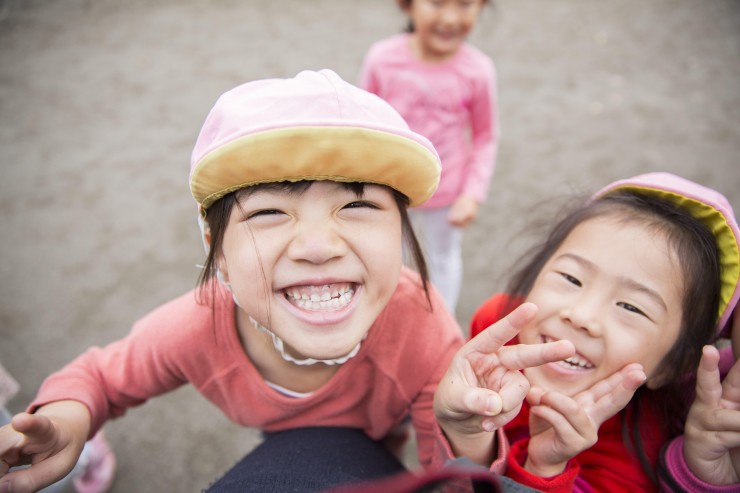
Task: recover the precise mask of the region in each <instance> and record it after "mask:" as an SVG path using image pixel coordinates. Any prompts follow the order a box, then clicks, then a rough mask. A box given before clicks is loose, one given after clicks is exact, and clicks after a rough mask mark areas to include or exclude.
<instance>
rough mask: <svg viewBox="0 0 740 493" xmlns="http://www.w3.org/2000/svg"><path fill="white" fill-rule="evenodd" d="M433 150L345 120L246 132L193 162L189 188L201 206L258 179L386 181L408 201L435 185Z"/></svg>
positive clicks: (425, 195)
mask: <svg viewBox="0 0 740 493" xmlns="http://www.w3.org/2000/svg"><path fill="white" fill-rule="evenodd" d="M439 175H440V167H439V160H438V157H437V156H436V154H435V153H434V152H432V151H430V150H429V149H428V148H427V147H426V146H424V145H422V144H421V143H418V142H416V141H413V140H411V139H409V138H406V137H401V136H399V135H396V134H393V133H388V132H383V131H379V130H374V129H368V128H362V127H349V126H336V127H327V126H320V127H319V126H299V127H288V128H280V129H274V130H267V131H264V132H257V133H251V134H248V135H246V136H243V137H241V138H238V139H235V140H233V141H232V142H229V143H228V144H225V145H223V146H220V147H218V148H217V149H216V150H214V151H212V152H210V153H208V154H206V155H205V156H203V158H202V159H201V160H200V161H199V162H198V163H196V165H195V166H194V168H193V172H192V174H191V177H190V190H191V192H192V194H193V196H194V197H195V199H196V200H197V201H198V203H199V204H200V206H201V208H202V209H207V208H208V207H210V206H211V205H212V204H213V202H215V201H216V200H218V199H219V198H221V197H223V196H224V195H226V194H228V193H230V192H233V191H235V190H238V189H240V188H244V187H247V186H251V185H256V184H259V183H270V182H276V181H301V180H332V181H338V182H366V183H374V184H380V185H387V186H389V187H391V188H394V189H396V190H398V191H399V192H401V193H403V194H404V195H406V196H407V197H408V198H409V200H410V205H411V206H412V207H413V206H415V205H419V204H421V203H423V202H424V201H426V200H427V199H428V198H429V197H430V196H431V195H432V194H433V193H434V191H435V190H436V188H437V184H438V182H439Z"/></svg>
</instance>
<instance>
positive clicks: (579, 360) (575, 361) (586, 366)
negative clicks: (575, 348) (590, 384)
mask: <svg viewBox="0 0 740 493" xmlns="http://www.w3.org/2000/svg"><path fill="white" fill-rule="evenodd" d="M542 341H543V342H554V341H555V339H553V338H552V337H547V336H543V337H542ZM558 363H559V364H560V365H561V366H564V367H565V368H568V369H569V370H573V369H579V370H590V369H591V368H593V367H594V365H593V363H591V362H590V361H589V360H587V359H586V358H583V357H581V356H579V355H577V354H576V355H575V356H571V357H570V358H568V359H564V360H562V361H560V362H558Z"/></svg>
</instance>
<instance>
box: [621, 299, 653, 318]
mask: <svg viewBox="0 0 740 493" xmlns="http://www.w3.org/2000/svg"><path fill="white" fill-rule="evenodd" d="M617 306H620V307H622V308H624V309H625V310H627V311H629V312H632V313H636V314H638V315H642V316H643V317H646V318H650V317H648V316H647V315H646V314H645V312H643V311H642V310H640V309H639V308H637V307H636V306H635V305H630V304H629V303H624V302H622V301H620V302H619V303H617Z"/></svg>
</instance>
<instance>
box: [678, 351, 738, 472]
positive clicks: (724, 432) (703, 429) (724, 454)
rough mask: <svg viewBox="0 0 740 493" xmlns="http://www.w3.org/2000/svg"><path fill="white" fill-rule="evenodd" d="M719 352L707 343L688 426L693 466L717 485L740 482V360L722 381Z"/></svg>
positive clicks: (688, 456) (687, 448)
mask: <svg viewBox="0 0 740 493" xmlns="http://www.w3.org/2000/svg"><path fill="white" fill-rule="evenodd" d="M718 365H719V352H718V351H717V348H715V347H713V346H704V349H703V350H702V357H701V361H700V362H699V369H698V371H697V375H696V399H695V400H694V403H693V404H692V405H691V408H690V409H689V415H688V417H687V418H686V427H685V429H684V456H685V458H686V464H687V465H688V466H689V469H691V471H692V472H693V473H694V474H695V475H696V476H697V477H698V478H699V479H701V480H702V481H704V482H707V483H710V484H714V485H728V484H735V483H740V360H738V361H736V362H735V364H734V365H733V366H732V368H731V369H730V372H729V373H728V374H727V376H726V377H725V379H724V381H723V382H722V383H720V374H719V366H718Z"/></svg>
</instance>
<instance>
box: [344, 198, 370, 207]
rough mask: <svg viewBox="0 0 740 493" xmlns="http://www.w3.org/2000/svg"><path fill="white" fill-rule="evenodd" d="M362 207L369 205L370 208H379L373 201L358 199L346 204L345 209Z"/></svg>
mask: <svg viewBox="0 0 740 493" xmlns="http://www.w3.org/2000/svg"><path fill="white" fill-rule="evenodd" d="M362 207H368V208H370V209H377V208H378V207H377V206H376V205H375V204H373V203H371V202H367V201H364V200H356V201H354V202H350V203H349V204H347V205H345V206H344V209H359V208H362Z"/></svg>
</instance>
